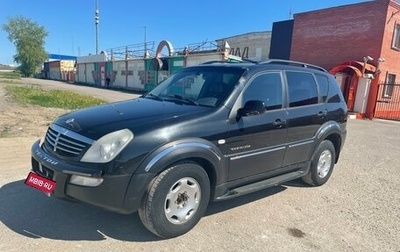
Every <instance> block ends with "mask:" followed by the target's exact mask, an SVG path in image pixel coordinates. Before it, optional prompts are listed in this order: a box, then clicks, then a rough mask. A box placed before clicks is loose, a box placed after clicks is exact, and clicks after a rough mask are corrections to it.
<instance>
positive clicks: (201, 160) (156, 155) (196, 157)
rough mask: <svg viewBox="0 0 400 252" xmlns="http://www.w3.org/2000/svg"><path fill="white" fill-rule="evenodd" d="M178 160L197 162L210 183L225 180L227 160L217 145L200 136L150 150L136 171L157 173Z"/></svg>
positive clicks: (213, 184)
mask: <svg viewBox="0 0 400 252" xmlns="http://www.w3.org/2000/svg"><path fill="white" fill-rule="evenodd" d="M180 162H194V163H197V164H199V165H200V166H201V167H202V168H203V169H204V170H205V171H206V173H207V175H208V177H209V179H210V185H211V187H212V193H213V191H214V190H213V188H215V185H216V184H219V183H221V181H224V180H226V178H227V175H228V172H227V160H226V158H225V157H224V155H223V154H222V153H221V152H220V150H219V149H218V147H217V146H215V145H214V144H213V143H211V142H210V141H207V140H204V139H201V138H187V139H181V140H177V141H173V142H170V143H168V144H165V145H163V146H161V147H159V148H157V149H155V150H154V151H152V152H151V153H150V154H149V155H148V156H147V157H146V158H145V159H144V161H143V162H142V163H141V164H140V166H139V168H138V169H137V170H136V173H152V174H159V173H161V172H162V171H164V170H165V169H167V168H168V167H170V166H172V165H174V164H177V163H180Z"/></svg>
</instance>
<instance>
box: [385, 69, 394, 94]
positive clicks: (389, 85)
mask: <svg viewBox="0 0 400 252" xmlns="http://www.w3.org/2000/svg"><path fill="white" fill-rule="evenodd" d="M395 83H396V75H395V74H388V75H387V77H386V84H385V87H384V89H383V97H391V96H392V93H393V87H394V84H395Z"/></svg>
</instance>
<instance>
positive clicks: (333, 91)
mask: <svg viewBox="0 0 400 252" xmlns="http://www.w3.org/2000/svg"><path fill="white" fill-rule="evenodd" d="M328 92H329V94H328V103H338V102H342V101H344V98H343V94H342V91H340V88H339V84H338V83H337V81H336V80H335V79H334V78H333V77H332V78H330V79H329V91H328Z"/></svg>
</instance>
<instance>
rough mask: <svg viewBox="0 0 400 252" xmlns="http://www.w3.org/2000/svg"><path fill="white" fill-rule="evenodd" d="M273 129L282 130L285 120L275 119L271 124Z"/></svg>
mask: <svg viewBox="0 0 400 252" xmlns="http://www.w3.org/2000/svg"><path fill="white" fill-rule="evenodd" d="M273 124H274V126H275V128H282V127H283V126H285V125H286V120H281V119H276V120H275V122H273Z"/></svg>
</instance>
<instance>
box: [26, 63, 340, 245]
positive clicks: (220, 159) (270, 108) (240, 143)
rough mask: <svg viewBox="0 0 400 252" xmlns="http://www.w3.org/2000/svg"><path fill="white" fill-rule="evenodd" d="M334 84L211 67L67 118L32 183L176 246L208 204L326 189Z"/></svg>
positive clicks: (336, 123) (310, 75)
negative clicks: (302, 186) (295, 186)
mask: <svg viewBox="0 0 400 252" xmlns="http://www.w3.org/2000/svg"><path fill="white" fill-rule="evenodd" d="M346 121H347V109H346V104H345V101H344V99H343V96H342V93H341V91H340V89H339V87H338V84H337V83H336V81H335V79H334V78H333V77H332V76H331V75H330V74H329V73H327V72H326V71H325V70H324V69H322V68H320V67H318V66H314V65H310V64H306V63H300V62H292V61H281V60H270V61H267V62H261V63H222V62H220V63H218V62H209V63H208V64H203V65H199V66H194V67H187V68H184V69H182V70H181V71H179V72H177V73H176V74H174V75H172V76H171V77H170V78H168V79H167V80H165V81H164V82H162V83H161V84H160V85H159V86H157V87H156V88H155V89H154V90H152V91H151V92H149V93H147V94H145V95H143V96H141V97H140V98H137V99H132V100H127V101H122V102H116V103H111V104H106V105H101V106H96V107H91V108H87V109H83V110H78V111H74V112H71V113H68V114H65V115H62V116H60V117H58V118H57V119H56V120H55V121H54V122H53V123H52V124H51V125H50V127H49V129H48V131H47V133H46V136H45V138H44V140H43V141H37V142H36V143H34V145H33V147H32V172H31V173H30V174H29V176H28V178H27V179H26V182H25V183H26V184H28V185H30V186H33V187H35V188H37V189H39V190H41V191H43V192H45V193H46V194H48V195H51V196H55V197H58V198H63V199H72V200H75V201H81V202H86V203H90V204H92V205H96V206H99V207H102V208H105V209H108V210H111V211H116V212H120V213H127V214H128V213H133V212H136V211H138V212H139V216H140V219H141V220H142V222H143V224H144V226H146V228H147V229H149V230H150V231H151V232H153V233H154V234H156V235H158V236H160V237H164V238H170V237H175V236H179V235H181V234H184V233H185V232H187V231H189V230H190V229H192V228H193V227H194V226H195V225H196V224H197V222H198V221H199V220H200V218H201V217H202V215H203V214H204V212H205V211H206V208H207V205H208V202H209V201H210V200H213V201H218V200H226V199H230V198H233V197H236V196H239V195H243V194H246V193H251V192H254V191H256V190H261V189H264V188H267V187H271V186H274V185H277V184H281V183H284V182H287V181H289V180H293V179H296V178H302V179H303V180H304V181H305V182H306V183H307V184H309V185H312V186H320V185H322V184H324V183H325V182H327V180H328V179H329V177H330V176H331V173H332V170H333V167H334V164H335V163H336V162H337V161H338V159H339V155H340V152H341V149H342V146H343V144H344V141H345V137H346Z"/></svg>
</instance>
